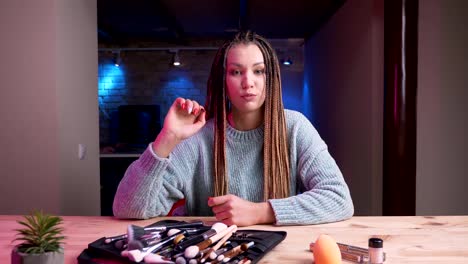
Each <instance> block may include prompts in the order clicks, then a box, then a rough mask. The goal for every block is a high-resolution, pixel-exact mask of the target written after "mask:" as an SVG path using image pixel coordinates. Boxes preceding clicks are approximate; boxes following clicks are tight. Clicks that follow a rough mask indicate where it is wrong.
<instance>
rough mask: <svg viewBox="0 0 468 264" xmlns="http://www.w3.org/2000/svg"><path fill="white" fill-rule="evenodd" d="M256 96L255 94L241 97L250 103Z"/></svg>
mask: <svg viewBox="0 0 468 264" xmlns="http://www.w3.org/2000/svg"><path fill="white" fill-rule="evenodd" d="M256 96H257V95H255V94H246V95H242V98H244V99H245V100H247V101H252V100H255V97H256Z"/></svg>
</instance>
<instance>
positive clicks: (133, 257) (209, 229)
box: [78, 220, 286, 264]
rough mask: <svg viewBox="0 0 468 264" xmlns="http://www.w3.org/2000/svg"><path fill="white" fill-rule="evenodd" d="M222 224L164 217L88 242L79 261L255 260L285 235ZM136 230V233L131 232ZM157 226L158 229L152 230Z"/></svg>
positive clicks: (100, 263) (96, 263)
mask: <svg viewBox="0 0 468 264" xmlns="http://www.w3.org/2000/svg"><path fill="white" fill-rule="evenodd" d="M223 225H224V224H222V223H217V224H214V225H212V226H205V225H203V224H193V225H192V224H190V223H187V222H183V221H175V220H164V221H159V222H156V223H154V224H151V225H150V226H147V227H141V228H139V227H136V226H132V227H131V229H129V230H131V231H130V233H129V234H128V232H127V234H116V235H115V236H113V237H112V239H110V238H106V237H103V238H100V239H98V240H96V241H94V242H91V243H90V244H88V248H86V249H84V250H83V252H82V253H81V254H80V256H79V257H78V263H79V264H107V263H113V264H120V263H122V264H127V263H147V264H150V263H179V264H181V263H186V264H189V263H193V264H195V263H211V264H215V263H257V262H258V261H259V260H260V259H261V258H262V257H263V256H264V255H265V254H267V253H268V252H269V251H270V250H271V249H273V248H274V247H275V246H276V245H278V244H279V243H280V242H281V241H283V240H284V239H285V238H286V232H285V231H263V230H245V229H243V230H238V229H237V227H235V226H231V227H227V226H226V225H224V226H223ZM135 230H138V232H139V233H140V234H139V235H138V236H135V235H134V234H133V231H135ZM156 230H161V231H160V233H158V234H155V233H156ZM171 230H172V231H171ZM129 237H130V238H132V239H129ZM218 242H219V243H218Z"/></svg>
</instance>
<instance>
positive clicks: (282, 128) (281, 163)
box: [205, 31, 290, 201]
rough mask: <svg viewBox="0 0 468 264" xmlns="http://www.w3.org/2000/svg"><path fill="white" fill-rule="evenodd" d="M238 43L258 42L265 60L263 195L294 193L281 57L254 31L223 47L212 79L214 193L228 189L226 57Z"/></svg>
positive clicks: (209, 96)
mask: <svg viewBox="0 0 468 264" xmlns="http://www.w3.org/2000/svg"><path fill="white" fill-rule="evenodd" d="M238 44H255V45H257V46H258V47H259V49H260V50H261V52H262V55H263V59H264V63H265V74H266V82H265V91H266V98H265V103H264V105H263V109H264V120H263V122H264V131H265V132H264V144H263V166H264V169H263V179H264V184H263V199H264V201H266V200H267V199H274V198H285V197H288V196H289V195H290V172H289V168H290V167H289V152H288V143H287V135H286V121H285V117H284V107H283V101H282V94H281V76H280V68H279V63H278V58H277V56H276V53H275V51H274V49H273V48H272V47H271V45H270V44H269V43H268V41H267V40H266V39H264V38H263V37H261V36H259V35H257V34H255V33H253V32H251V31H245V32H239V33H237V34H236V35H235V36H234V38H233V39H232V40H229V41H227V42H225V43H224V44H223V45H222V46H221V47H220V48H219V50H218V52H217V53H216V55H215V58H214V61H213V64H212V66H211V73H210V77H209V79H208V86H207V99H206V105H205V108H206V110H207V118H208V119H209V118H214V124H215V126H214V153H213V159H214V195H215V196H220V195H225V194H227V193H228V175H227V164H226V124H227V113H228V112H229V110H230V109H229V107H230V106H229V101H228V100H227V95H226V82H225V78H226V60H227V54H228V52H229V49H230V48H231V47H233V46H235V45H238Z"/></svg>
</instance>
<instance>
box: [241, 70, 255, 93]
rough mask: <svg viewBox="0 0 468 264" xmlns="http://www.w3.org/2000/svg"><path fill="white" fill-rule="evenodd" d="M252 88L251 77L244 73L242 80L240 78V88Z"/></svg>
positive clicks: (249, 74)
mask: <svg viewBox="0 0 468 264" xmlns="http://www.w3.org/2000/svg"><path fill="white" fill-rule="evenodd" d="M252 87H254V81H253V75H252V74H251V73H249V72H247V73H245V75H244V78H242V88H243V89H249V88H252Z"/></svg>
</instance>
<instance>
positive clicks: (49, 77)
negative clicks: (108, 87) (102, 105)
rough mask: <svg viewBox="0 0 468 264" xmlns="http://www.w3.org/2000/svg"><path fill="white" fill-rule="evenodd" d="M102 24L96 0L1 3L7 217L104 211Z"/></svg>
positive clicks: (1, 193)
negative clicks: (82, 147)
mask: <svg viewBox="0 0 468 264" xmlns="http://www.w3.org/2000/svg"><path fill="white" fill-rule="evenodd" d="M96 24H97V23H96V1H95V0H94V1H93V0H80V1H76V0H43V1H27V0H6V1H1V2H0V35H1V36H2V41H0V57H1V58H2V63H1V64H0V126H1V128H0V129H1V131H0V147H1V152H0V177H1V178H2V184H1V185H0V214H24V213H28V212H29V211H30V210H31V209H34V208H35V209H43V210H45V211H46V212H48V213H53V214H62V215H64V214H67V215H71V214H75V215H78V214H79V215H98V214H99V204H100V202H99V165H98V134H99V133H98V119H97V81H96V75H97V54H96V53H97V37H96V34H97V33H96V32H97V30H96ZM78 142H79V143H84V144H86V145H87V146H88V155H87V157H86V159H85V160H82V161H80V160H78V158H77V143H78Z"/></svg>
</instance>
